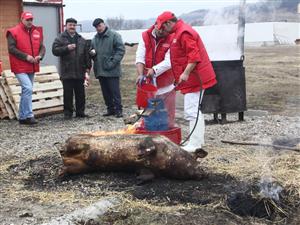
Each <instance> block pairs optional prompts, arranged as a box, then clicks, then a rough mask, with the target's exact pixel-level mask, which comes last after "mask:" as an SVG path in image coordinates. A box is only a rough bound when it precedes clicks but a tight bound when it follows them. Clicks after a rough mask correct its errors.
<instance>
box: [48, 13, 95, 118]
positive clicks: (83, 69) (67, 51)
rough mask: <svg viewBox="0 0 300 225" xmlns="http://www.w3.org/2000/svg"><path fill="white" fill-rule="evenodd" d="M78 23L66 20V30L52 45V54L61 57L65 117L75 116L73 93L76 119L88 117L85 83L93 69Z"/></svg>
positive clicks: (86, 43)
mask: <svg viewBox="0 0 300 225" xmlns="http://www.w3.org/2000/svg"><path fill="white" fill-rule="evenodd" d="M76 24H77V21H76V20H75V19H73V18H69V19H67V20H66V30H65V31H64V32H63V33H62V34H60V35H59V36H58V37H57V38H56V39H55V41H54V43H53V45H52V53H53V55H55V56H59V57H60V62H61V72H60V78H61V80H62V83H63V89H64V116H65V119H71V118H72V116H73V92H74V93H75V110H76V117H81V118H82V117H86V116H87V115H86V114H85V112H84V110H85V88H84V81H85V79H87V77H88V73H89V71H90V69H91V60H90V57H89V53H88V52H89V45H88V42H87V41H86V40H85V39H84V38H83V37H81V36H80V35H79V34H78V33H77V32H76Z"/></svg>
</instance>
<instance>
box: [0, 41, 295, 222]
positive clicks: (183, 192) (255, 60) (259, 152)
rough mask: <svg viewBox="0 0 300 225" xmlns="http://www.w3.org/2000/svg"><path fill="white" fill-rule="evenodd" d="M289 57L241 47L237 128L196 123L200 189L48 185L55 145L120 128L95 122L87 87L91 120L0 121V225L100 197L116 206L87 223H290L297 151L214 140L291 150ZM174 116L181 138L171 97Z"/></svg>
mask: <svg viewBox="0 0 300 225" xmlns="http://www.w3.org/2000/svg"><path fill="white" fill-rule="evenodd" d="M134 51H135V49H134V48H129V49H127V56H126V58H125V60H124V66H123V68H124V76H123V78H122V95H123V105H124V114H125V115H127V116H128V115H130V114H131V113H133V112H134V110H135V106H134V95H135V90H134V79H135V68H134V65H133V64H132V62H133V58H134ZM299 57H300V47H299V46H298V47H297V46H292V47H288V46H278V47H261V48H247V49H246V60H245V66H246V79H247V100H248V103H247V105H248V109H249V110H248V112H246V115H245V121H244V122H236V120H237V115H235V114H233V115H230V116H229V121H230V123H228V124H225V125H220V124H215V125H212V124H211V123H210V121H211V120H212V116H211V115H206V120H207V124H208V125H207V127H206V145H205V149H206V150H207V151H208V152H209V155H208V156H207V157H206V158H205V159H203V160H201V161H200V163H201V164H202V165H203V167H204V168H205V169H206V170H207V171H208V172H209V177H208V178H207V179H205V180H202V181H178V180H170V179H166V178H157V179H155V180H154V181H153V182H151V183H148V184H145V185H138V183H137V180H136V179H135V174H128V173H123V172H120V173H100V172H99V173H92V174H84V175H77V176H72V177H67V178H64V179H60V178H58V173H59V169H60V168H61V166H62V162H61V159H60V156H59V153H58V151H57V149H56V148H55V143H63V142H64V141H65V140H66V139H67V138H68V137H69V136H70V135H72V134H75V133H79V132H85V131H96V130H115V129H119V128H123V127H124V125H123V121H122V119H116V118H108V119H107V118H104V117H102V116H101V114H102V113H104V112H105V108H104V106H103V99H102V97H101V95H100V92H99V91H100V89H99V84H98V82H97V80H93V81H92V85H91V87H89V89H88V90H87V92H88V94H87V95H88V97H87V113H88V114H89V115H91V118H88V119H73V120H71V121H64V120H63V116H62V115H53V116H49V117H46V118H41V119H40V123H39V125H38V126H34V127H25V126H20V125H19V124H18V123H17V121H7V120H4V121H0V139H1V141H0V152H1V155H0V159H1V164H0V198H1V207H0V224H1V225H2V224H3V225H8V224H14V225H19V224H24V225H25V224H28V225H29V224H30V225H34V224H41V223H43V222H47V221H49V220H51V218H56V217H58V216H61V215H63V214H67V213H70V212H72V211H73V210H75V209H78V208H82V207H85V206H88V205H90V204H92V203H94V202H96V201H99V200H100V199H101V198H103V197H108V196H117V197H118V198H119V199H121V202H122V203H121V204H120V205H118V206H117V207H116V208H114V209H112V210H110V211H109V212H108V213H106V214H105V215H104V217H102V218H101V219H99V221H98V222H97V223H95V224H128V225H129V224H130V225H138V224H172V225H173V224H174V225H179V224H274V223H276V224H300V216H299V213H300V211H299V209H298V208H299V206H300V205H299V202H300V184H299V180H300V175H299V174H300V173H299V171H300V154H299V152H296V151H290V150H284V149H273V148H268V147H263V146H240V145H228V144H223V143H222V142H221V140H239V141H255V142H260V143H273V142H274V141H275V142H276V141H277V142H278V140H279V141H280V143H281V144H291V145H293V144H295V143H297V142H299V139H298V138H299V137H300V135H299V134H300V129H299V128H300V123H299V122H300V115H299V103H300V97H299V96H300V95H299V94H300V93H299V90H300V83H299ZM177 108H178V111H177V123H178V124H179V126H181V127H182V128H183V134H184V135H186V134H187V123H186V121H184V120H183V119H182V111H181V108H182V97H181V96H180V95H179V96H178V100H177ZM277 142H276V143H277ZM269 179H272V181H273V182H274V183H276V185H278V186H280V187H281V188H282V189H283V190H282V191H281V192H280V193H279V201H277V202H276V207H274V208H272V207H271V209H272V210H271V213H270V215H268V214H266V213H265V212H266V211H265V208H266V205H267V204H264V205H262V204H261V203H262V201H259V200H260V199H262V198H263V197H262V195H258V193H259V192H260V188H261V187H262V186H263V184H264V182H265V181H266V180H269ZM251 196H252V197H253V196H259V197H257V198H255V199H252V198H251ZM265 199H266V198H265ZM251 204H252V205H251ZM253 204H254V205H256V206H255V207H252V206H253ZM249 205H250V206H249ZM239 209H242V210H239ZM251 210H252V211H251ZM253 210H254V211H253ZM255 210H257V211H255ZM249 214H251V215H252V216H249ZM253 215H255V216H253Z"/></svg>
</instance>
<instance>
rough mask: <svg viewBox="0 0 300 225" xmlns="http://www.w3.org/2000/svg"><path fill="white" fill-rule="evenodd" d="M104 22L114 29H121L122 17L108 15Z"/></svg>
mask: <svg viewBox="0 0 300 225" xmlns="http://www.w3.org/2000/svg"><path fill="white" fill-rule="evenodd" d="M106 24H107V25H108V26H109V27H110V28H112V29H114V30H121V29H122V27H123V24H124V17H123V16H119V17H109V18H107V19H106Z"/></svg>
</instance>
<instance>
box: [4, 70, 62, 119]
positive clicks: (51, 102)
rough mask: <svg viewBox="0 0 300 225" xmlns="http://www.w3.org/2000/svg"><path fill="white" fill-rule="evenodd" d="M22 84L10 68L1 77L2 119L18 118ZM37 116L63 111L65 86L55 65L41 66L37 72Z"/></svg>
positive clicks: (34, 101) (35, 93)
mask: <svg viewBox="0 0 300 225" xmlns="http://www.w3.org/2000/svg"><path fill="white" fill-rule="evenodd" d="M20 100H21V86H20V84H19V82H18V80H17V78H16V77H15V75H14V74H13V73H12V72H11V71H10V70H5V71H4V72H3V73H2V76H1V77H0V119H4V118H9V119H14V118H18V111H19V103H20ZM32 108H33V112H34V115H35V116H43V115H46V114H53V113H58V112H62V111H63V88H62V83H61V81H60V80H59V74H58V73H57V69H56V67H55V66H45V67H41V69H40V72H39V73H36V74H35V77H34V84H33V94H32Z"/></svg>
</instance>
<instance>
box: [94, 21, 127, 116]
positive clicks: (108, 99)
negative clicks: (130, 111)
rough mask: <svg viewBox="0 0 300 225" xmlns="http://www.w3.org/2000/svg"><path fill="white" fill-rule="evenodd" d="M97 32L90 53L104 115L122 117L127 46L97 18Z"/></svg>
mask: <svg viewBox="0 0 300 225" xmlns="http://www.w3.org/2000/svg"><path fill="white" fill-rule="evenodd" d="M93 26H94V27H95V28H96V30H97V34H96V35H95V37H94V38H93V40H92V43H91V51H90V55H91V56H92V58H93V60H94V73H95V77H96V78H97V79H98V80H99V82H100V86H101V90H102V95H103V98H104V102H105V105H106V107H107V112H106V113H105V114H103V116H113V115H114V116H115V117H117V118H120V117H122V116H123V114H122V103H121V93H120V77H121V73H122V72H121V60H122V59H123V56H124V54H125V46H124V44H123V41H122V38H121V35H120V34H118V33H117V32H115V31H113V30H111V29H110V28H109V27H107V26H106V24H105V23H104V21H103V20H102V19H100V18H97V19H95V20H94V22H93Z"/></svg>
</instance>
